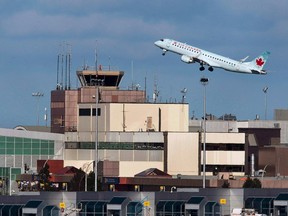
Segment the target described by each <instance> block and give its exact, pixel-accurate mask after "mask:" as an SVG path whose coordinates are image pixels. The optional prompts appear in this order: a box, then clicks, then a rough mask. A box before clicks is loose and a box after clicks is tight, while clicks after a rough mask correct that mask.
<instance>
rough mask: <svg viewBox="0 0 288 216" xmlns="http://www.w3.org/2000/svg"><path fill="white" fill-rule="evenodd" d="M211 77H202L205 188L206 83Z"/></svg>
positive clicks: (204, 173)
mask: <svg viewBox="0 0 288 216" xmlns="http://www.w3.org/2000/svg"><path fill="white" fill-rule="evenodd" d="M208 81H209V79H208V78H206V77H202V78H201V79H200V82H201V84H202V85H203V86H204V91H203V116H204V117H203V188H205V187H206V185H205V184H206V85H207V84H208Z"/></svg>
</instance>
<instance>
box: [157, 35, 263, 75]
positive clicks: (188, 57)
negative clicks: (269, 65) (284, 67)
mask: <svg viewBox="0 0 288 216" xmlns="http://www.w3.org/2000/svg"><path fill="white" fill-rule="evenodd" d="M155 45H156V46H158V47H160V48H161V49H162V50H163V55H164V54H165V52H166V51H170V52H174V53H176V54H179V55H181V60H182V61H184V62H186V63H194V62H198V63H200V64H201V65H202V66H203V65H208V66H210V67H213V68H222V69H224V70H227V71H233V72H238V73H259V74H260V73H261V74H264V73H265V72H264V71H259V72H258V71H255V70H256V69H255V68H253V66H252V65H251V64H250V62H242V61H236V60H233V59H230V58H227V57H224V56H221V55H218V54H215V53H212V52H208V51H206V50H203V49H200V48H197V47H194V46H191V45H188V44H186V43H182V42H179V41H175V40H171V39H162V40H159V41H156V42H155ZM212 70H213V69H212Z"/></svg>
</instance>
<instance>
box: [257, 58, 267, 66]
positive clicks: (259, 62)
mask: <svg viewBox="0 0 288 216" xmlns="http://www.w3.org/2000/svg"><path fill="white" fill-rule="evenodd" d="M264 63H265V62H264V61H263V59H262V58H258V59H256V65H257V66H259V67H261V66H262V65H263V64H264Z"/></svg>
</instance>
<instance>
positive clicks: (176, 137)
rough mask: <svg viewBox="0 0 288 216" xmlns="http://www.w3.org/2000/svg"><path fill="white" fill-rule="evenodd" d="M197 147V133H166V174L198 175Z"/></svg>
mask: <svg viewBox="0 0 288 216" xmlns="http://www.w3.org/2000/svg"><path fill="white" fill-rule="evenodd" d="M198 147H199V135H198V133H168V146H167V172H168V174H170V175H177V174H181V175H198V166H199V162H198V161H199V158H198V155H199V148H198Z"/></svg>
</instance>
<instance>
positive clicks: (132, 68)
mask: <svg viewBox="0 0 288 216" xmlns="http://www.w3.org/2000/svg"><path fill="white" fill-rule="evenodd" d="M131 73H132V90H134V63H133V60H132V61H131Z"/></svg>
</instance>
